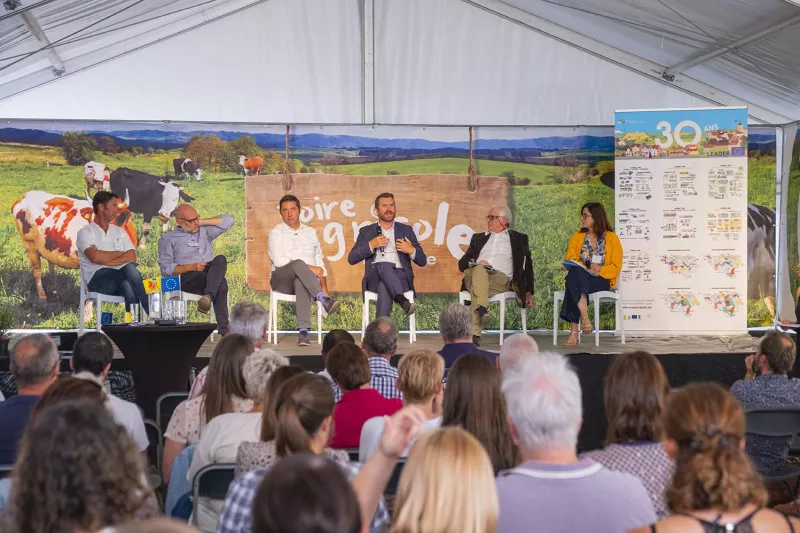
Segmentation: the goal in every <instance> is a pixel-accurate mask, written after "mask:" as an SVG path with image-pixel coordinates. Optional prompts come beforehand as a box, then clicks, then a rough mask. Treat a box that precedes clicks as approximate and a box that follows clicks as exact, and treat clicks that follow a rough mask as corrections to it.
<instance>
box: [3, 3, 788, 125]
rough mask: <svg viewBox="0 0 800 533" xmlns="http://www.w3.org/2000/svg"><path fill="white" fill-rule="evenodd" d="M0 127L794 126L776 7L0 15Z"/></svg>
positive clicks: (323, 6) (49, 6)
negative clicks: (694, 119) (617, 120)
mask: <svg viewBox="0 0 800 533" xmlns="http://www.w3.org/2000/svg"><path fill="white" fill-rule="evenodd" d="M14 3H18V4H19V5H18V6H17V7H16V8H15V9H14V10H8V9H7V8H4V7H0V116H4V117H8V118H60V119H66V118H76V119H77V118H86V119H118V120H119V119H130V120H142V119H151V120H199V121H236V122H250V121H252V122H295V123H297V122H328V123H330V122H338V123H361V122H366V123H371V122H378V123H406V124H410V123H421V124H508V125H519V124H533V125H580V124H586V125H593V124H610V123H611V116H612V114H613V109H614V108H615V107H617V108H620V107H628V108H630V107H678V106H699V105H709V104H712V105H715V104H716V105H748V106H749V107H750V114H751V119H752V120H754V121H761V122H766V123H774V124H779V123H785V122H790V121H793V120H798V119H800V5H798V3H797V2H794V1H788V0H705V1H702V2H698V1H697V0H506V1H505V2H501V1H499V0H205V1H202V0H201V1H189V0H171V1H167V0H40V1H36V0H17V1H16V2H15V0H4V4H3V5H5V4H7V5H9V6H10V5H12V4H14Z"/></svg>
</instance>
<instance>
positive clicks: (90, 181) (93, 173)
mask: <svg viewBox="0 0 800 533" xmlns="http://www.w3.org/2000/svg"><path fill="white" fill-rule="evenodd" d="M83 180H84V181H85V182H86V199H87V200H89V201H90V202H91V201H92V197H91V196H89V191H90V190H92V189H94V190H95V191H108V190H111V184H110V181H109V180H110V175H109V173H108V166H107V165H104V164H103V163H98V162H97V161H89V162H88V163H86V164H85V165H83Z"/></svg>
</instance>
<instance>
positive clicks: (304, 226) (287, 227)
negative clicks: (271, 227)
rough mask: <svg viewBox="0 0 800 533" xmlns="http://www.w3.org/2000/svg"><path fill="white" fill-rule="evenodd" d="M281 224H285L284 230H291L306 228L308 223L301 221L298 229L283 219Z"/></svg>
mask: <svg viewBox="0 0 800 533" xmlns="http://www.w3.org/2000/svg"><path fill="white" fill-rule="evenodd" d="M281 224H282V225H283V229H284V230H289V231H300V230H301V229H305V228H306V225H305V224H303V223H302V222H301V223H300V227H299V228H297V229H293V228H292V227H291V226H290V225H289V224H287V223H286V222H284V221H283V220H281Z"/></svg>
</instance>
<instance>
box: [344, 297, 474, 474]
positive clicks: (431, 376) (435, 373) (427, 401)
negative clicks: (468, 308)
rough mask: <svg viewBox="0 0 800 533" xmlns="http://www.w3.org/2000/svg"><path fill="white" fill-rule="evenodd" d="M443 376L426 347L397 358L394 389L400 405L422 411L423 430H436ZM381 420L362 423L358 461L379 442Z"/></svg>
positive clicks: (440, 362)
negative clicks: (401, 402) (423, 417)
mask: <svg viewBox="0 0 800 533" xmlns="http://www.w3.org/2000/svg"><path fill="white" fill-rule="evenodd" d="M462 307H463V306H462ZM470 327H472V325H471V324H470ZM443 377H444V360H443V359H442V358H441V357H440V356H439V355H437V354H436V353H434V352H432V351H430V350H417V351H415V352H411V353H410V354H407V355H404V356H403V358H402V359H400V364H399V365H398V368H397V388H398V389H400V392H401V393H403V406H404V407H407V406H409V405H414V406H416V407H418V408H419V409H420V411H422V413H423V414H424V416H425V423H424V424H423V431H433V430H435V429H439V426H440V425H441V424H442V397H443V395H444V394H443V393H444V387H443V385H442V378H443ZM385 422H386V419H385V418H384V417H382V416H376V417H374V418H370V419H369V420H367V421H366V422H365V423H364V427H363V428H362V429H361V440H360V444H359V446H358V460H359V461H360V462H362V463H365V462H366V461H367V459H369V457H370V456H371V455H372V454H373V453H375V450H376V449H377V448H378V444H380V438H381V435H382V434H383V426H384V424H385ZM406 455H408V450H405V451H404V452H403V454H402V455H401V457H405V456H406Z"/></svg>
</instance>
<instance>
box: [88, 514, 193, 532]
mask: <svg viewBox="0 0 800 533" xmlns="http://www.w3.org/2000/svg"><path fill="white" fill-rule="evenodd" d="M100 533H197V530H196V529H194V528H192V527H189V526H187V525H186V524H184V523H181V522H178V521H177V520H170V519H167V518H152V519H150V520H137V521H135V522H129V523H127V524H125V525H122V526H119V527H114V528H107V529H104V530H103V531H101V532H100Z"/></svg>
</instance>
